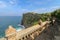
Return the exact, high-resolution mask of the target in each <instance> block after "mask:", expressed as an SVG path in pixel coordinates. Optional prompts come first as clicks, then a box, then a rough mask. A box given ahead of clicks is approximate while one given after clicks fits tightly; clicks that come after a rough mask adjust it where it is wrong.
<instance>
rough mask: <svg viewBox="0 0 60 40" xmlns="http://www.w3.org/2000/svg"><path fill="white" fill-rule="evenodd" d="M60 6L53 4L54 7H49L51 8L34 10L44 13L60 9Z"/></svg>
mask: <svg viewBox="0 0 60 40" xmlns="http://www.w3.org/2000/svg"><path fill="white" fill-rule="evenodd" d="M59 8H60V6H53V7H49V8H39V9H35V10H32V11H33V12H37V13H44V12H52V11H54V10H56V9H59Z"/></svg>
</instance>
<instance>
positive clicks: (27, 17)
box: [21, 9, 60, 28]
mask: <svg viewBox="0 0 60 40" xmlns="http://www.w3.org/2000/svg"><path fill="white" fill-rule="evenodd" d="M53 17H56V18H59V19H60V9H58V10H55V11H53V12H50V13H42V14H39V13H34V12H28V13H24V14H23V18H22V23H21V24H22V25H24V26H25V27H26V28H27V27H29V26H32V25H35V24H37V23H38V21H39V20H40V19H41V20H42V21H46V20H47V19H48V18H49V19H51V18H52V19H53Z"/></svg>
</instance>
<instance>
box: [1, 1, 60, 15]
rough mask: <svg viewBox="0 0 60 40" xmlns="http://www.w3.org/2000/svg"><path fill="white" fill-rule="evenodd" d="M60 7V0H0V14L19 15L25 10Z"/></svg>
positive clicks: (33, 10) (47, 10) (51, 9)
mask: <svg viewBox="0 0 60 40" xmlns="http://www.w3.org/2000/svg"><path fill="white" fill-rule="evenodd" d="M59 8H60V0H0V16H21V15H22V14H23V13H25V12H37V13H44V12H51V11H53V10H56V9H59Z"/></svg>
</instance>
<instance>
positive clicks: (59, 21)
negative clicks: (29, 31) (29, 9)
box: [22, 10, 60, 40]
mask: <svg viewBox="0 0 60 40" xmlns="http://www.w3.org/2000/svg"><path fill="white" fill-rule="evenodd" d="M48 18H49V20H50V21H51V23H50V24H49V27H48V28H46V29H45V30H44V31H43V32H42V34H41V35H39V36H38V37H37V38H36V39H35V40H55V36H58V35H60V10H56V11H54V12H51V13H49V14H47V13H46V14H36V13H26V14H23V19H22V25H24V26H25V27H26V28H28V27H30V26H32V25H34V24H37V23H38V21H39V20H40V19H41V20H42V21H46V20H47V19H48ZM53 19H55V22H54V23H53V22H52V20H53Z"/></svg>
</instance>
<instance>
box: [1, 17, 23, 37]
mask: <svg viewBox="0 0 60 40" xmlns="http://www.w3.org/2000/svg"><path fill="white" fill-rule="evenodd" d="M21 19H22V17H21V16H0V38H1V37H4V36H5V30H6V29H7V28H8V26H9V25H12V26H13V27H14V28H16V29H18V28H20V29H22V27H21V26H18V24H21Z"/></svg>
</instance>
